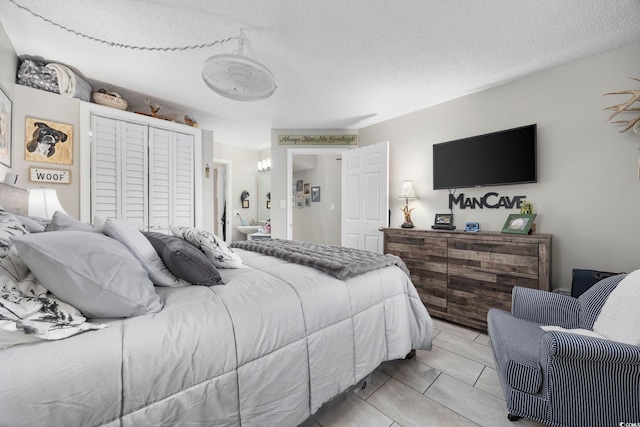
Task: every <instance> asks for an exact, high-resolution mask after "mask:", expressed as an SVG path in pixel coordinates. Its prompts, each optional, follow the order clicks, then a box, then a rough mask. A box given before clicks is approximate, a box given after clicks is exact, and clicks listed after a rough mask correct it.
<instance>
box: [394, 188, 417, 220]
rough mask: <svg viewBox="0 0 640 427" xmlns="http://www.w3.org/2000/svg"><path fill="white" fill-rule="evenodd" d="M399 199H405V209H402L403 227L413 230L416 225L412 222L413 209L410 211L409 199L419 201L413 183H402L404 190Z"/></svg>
mask: <svg viewBox="0 0 640 427" xmlns="http://www.w3.org/2000/svg"><path fill="white" fill-rule="evenodd" d="M398 199H399V200H400V199H404V207H403V208H402V212H404V224H402V225H401V227H402V228H413V227H414V225H413V222H411V211H412V210H413V208H411V209H409V199H411V200H417V199H418V196H416V192H415V191H413V181H402V190H401V191H400V195H399V196H398Z"/></svg>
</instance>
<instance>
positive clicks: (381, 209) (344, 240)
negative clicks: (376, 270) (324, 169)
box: [341, 141, 389, 253]
mask: <svg viewBox="0 0 640 427" xmlns="http://www.w3.org/2000/svg"><path fill="white" fill-rule="evenodd" d="M388 216H389V141H385V142H380V143H378V144H374V145H367V146H365V147H362V148H356V149H355V150H347V151H344V152H343V153H342V237H341V244H342V246H346V247H348V248H356V249H365V250H368V251H372V252H378V253H382V252H383V240H384V239H383V235H382V232H381V231H380V230H379V229H380V228H381V227H387V226H388V222H389V219H388Z"/></svg>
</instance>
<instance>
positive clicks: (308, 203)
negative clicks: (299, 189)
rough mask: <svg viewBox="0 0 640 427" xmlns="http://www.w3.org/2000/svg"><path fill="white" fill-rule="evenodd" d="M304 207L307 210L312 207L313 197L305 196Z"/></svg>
mask: <svg viewBox="0 0 640 427" xmlns="http://www.w3.org/2000/svg"><path fill="white" fill-rule="evenodd" d="M304 207H305V208H310V207H311V196H304Z"/></svg>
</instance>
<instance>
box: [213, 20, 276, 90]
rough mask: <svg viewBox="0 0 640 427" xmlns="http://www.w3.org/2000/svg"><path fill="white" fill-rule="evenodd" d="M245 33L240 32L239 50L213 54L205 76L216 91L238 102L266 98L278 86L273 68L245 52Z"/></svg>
mask: <svg viewBox="0 0 640 427" xmlns="http://www.w3.org/2000/svg"><path fill="white" fill-rule="evenodd" d="M244 42H245V36H244V32H243V31H241V32H240V37H238V50H236V51H235V52H234V53H232V54H220V55H214V56H212V57H211V58H209V59H207V60H206V61H205V62H204V65H203V67H202V78H203V79H204V82H205V83H206V84H207V86H209V87H210V88H211V89H212V90H213V91H214V92H216V93H217V94H219V95H222V96H224V97H226V98H229V99H233V100H235V101H258V100H261V99H267V98H269V97H270V96H271V95H273V92H275V90H276V89H277V86H276V82H275V80H274V78H273V74H271V71H269V69H268V68H267V67H265V66H264V65H262V64H261V63H259V62H258V61H256V60H254V59H251V58H247V57H246V56H244V54H243V50H244Z"/></svg>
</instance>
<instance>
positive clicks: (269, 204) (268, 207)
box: [267, 200, 271, 209]
mask: <svg viewBox="0 0 640 427" xmlns="http://www.w3.org/2000/svg"><path fill="white" fill-rule="evenodd" d="M267 209H271V200H267Z"/></svg>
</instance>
